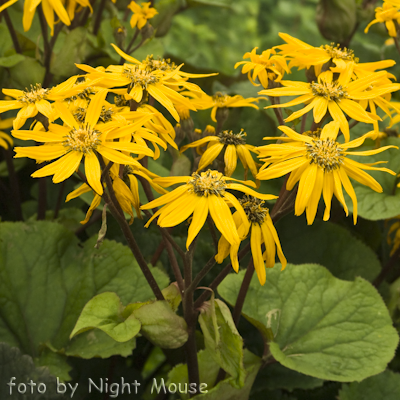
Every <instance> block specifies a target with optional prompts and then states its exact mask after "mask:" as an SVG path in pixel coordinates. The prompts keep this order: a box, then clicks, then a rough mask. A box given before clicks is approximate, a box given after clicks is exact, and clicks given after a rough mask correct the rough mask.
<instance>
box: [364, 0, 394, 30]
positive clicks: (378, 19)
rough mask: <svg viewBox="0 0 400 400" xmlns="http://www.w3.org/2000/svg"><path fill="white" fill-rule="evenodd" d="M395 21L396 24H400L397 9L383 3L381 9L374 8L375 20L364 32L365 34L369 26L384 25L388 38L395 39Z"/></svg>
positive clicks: (368, 26) (387, 3)
mask: <svg viewBox="0 0 400 400" xmlns="http://www.w3.org/2000/svg"><path fill="white" fill-rule="evenodd" d="M392 3H393V2H392ZM395 21H396V22H397V23H399V22H400V11H399V9H398V7H396V6H394V5H393V4H390V2H388V1H386V2H384V3H383V6H382V7H377V8H375V19H374V20H372V21H371V22H370V23H369V24H368V25H367V27H366V28H365V30H364V32H365V33H367V32H368V30H369V28H370V27H371V25H374V24H379V23H385V25H386V29H387V30H388V32H389V36H392V37H396V36H397V29H396V24H395Z"/></svg>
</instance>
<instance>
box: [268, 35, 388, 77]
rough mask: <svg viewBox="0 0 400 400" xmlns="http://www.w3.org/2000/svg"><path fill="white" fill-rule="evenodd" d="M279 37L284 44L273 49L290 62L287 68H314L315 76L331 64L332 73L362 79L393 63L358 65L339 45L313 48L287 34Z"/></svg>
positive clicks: (351, 54) (380, 62)
mask: <svg viewBox="0 0 400 400" xmlns="http://www.w3.org/2000/svg"><path fill="white" fill-rule="evenodd" d="M279 36H280V37H281V38H282V39H283V40H284V41H285V42H286V44H282V45H280V46H276V47H275V48H277V49H280V50H281V53H280V54H282V55H284V56H285V57H287V58H289V59H290V60H291V61H290V63H289V67H293V66H295V67H298V68H299V69H303V68H310V67H311V66H313V67H314V72H315V75H316V76H318V75H319V74H320V73H321V70H322V67H323V66H324V65H329V64H328V63H333V64H334V65H332V66H330V70H331V71H332V72H338V73H343V74H344V75H347V76H348V77H349V78H351V77H352V76H353V73H355V74H356V75H357V76H358V77H360V78H362V77H363V76H364V75H365V74H369V73H371V72H374V71H376V70H377V69H385V68H389V67H392V66H393V65H394V64H396V63H395V61H393V60H382V61H377V62H371V63H360V62H359V60H358V58H357V57H355V55H354V51H353V50H350V49H347V48H346V47H344V48H342V47H340V45H339V44H337V45H336V46H335V44H334V43H331V44H330V45H328V44H325V45H322V46H320V47H314V46H311V45H309V44H308V43H305V42H303V41H301V40H299V39H297V38H294V37H292V36H290V35H288V34H287V33H279Z"/></svg>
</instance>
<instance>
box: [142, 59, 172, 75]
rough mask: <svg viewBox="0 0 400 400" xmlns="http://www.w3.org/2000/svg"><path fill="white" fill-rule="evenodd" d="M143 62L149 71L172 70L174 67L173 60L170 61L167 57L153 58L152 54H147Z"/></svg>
mask: <svg viewBox="0 0 400 400" xmlns="http://www.w3.org/2000/svg"><path fill="white" fill-rule="evenodd" d="M143 64H144V65H145V66H146V70H147V71H149V72H152V71H172V70H173V69H175V68H176V65H175V63H174V62H171V60H170V59H169V58H167V59H165V58H158V59H155V58H154V56H153V55H151V56H147V57H146V59H145V60H144V61H143Z"/></svg>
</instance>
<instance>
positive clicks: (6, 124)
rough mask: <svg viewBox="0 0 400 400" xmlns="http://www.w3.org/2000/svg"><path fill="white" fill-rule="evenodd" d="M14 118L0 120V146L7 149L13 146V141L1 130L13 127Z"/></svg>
mask: <svg viewBox="0 0 400 400" xmlns="http://www.w3.org/2000/svg"><path fill="white" fill-rule="evenodd" d="M13 120H14V118H7V119H3V120H1V119H0V146H1V147H3V148H5V149H8V148H9V147H12V146H13V140H12V139H11V137H10V135H9V134H7V133H6V132H3V131H2V129H8V128H11V127H12V125H13Z"/></svg>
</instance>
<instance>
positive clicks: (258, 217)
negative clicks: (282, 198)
mask: <svg viewBox="0 0 400 400" xmlns="http://www.w3.org/2000/svg"><path fill="white" fill-rule="evenodd" d="M239 203H240V204H241V205H242V207H243V210H244V212H245V213H246V215H247V218H248V220H249V221H250V222H251V223H253V224H259V225H261V224H262V223H263V222H264V220H265V217H266V216H267V214H268V213H269V210H268V208H267V207H264V206H263V204H264V200H260V199H257V198H255V197H253V196H248V195H245V196H243V197H242V198H241V199H239Z"/></svg>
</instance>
